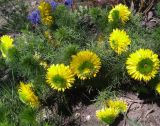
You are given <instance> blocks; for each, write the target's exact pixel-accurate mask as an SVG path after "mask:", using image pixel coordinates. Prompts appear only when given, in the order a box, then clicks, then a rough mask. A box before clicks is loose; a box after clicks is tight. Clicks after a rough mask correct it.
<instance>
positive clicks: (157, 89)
mask: <svg viewBox="0 0 160 126" xmlns="http://www.w3.org/2000/svg"><path fill="white" fill-rule="evenodd" d="M156 91H157V92H158V94H160V82H159V83H158V84H157V86H156Z"/></svg>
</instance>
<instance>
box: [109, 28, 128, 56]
mask: <svg viewBox="0 0 160 126" xmlns="http://www.w3.org/2000/svg"><path fill="white" fill-rule="evenodd" d="M109 43H110V46H111V48H112V49H113V50H114V51H115V52H116V53H118V54H121V53H122V52H125V51H127V50H128V45H130V43H131V40H130V38H129V36H128V35H127V33H126V32H125V31H124V30H119V29H114V30H113V32H112V33H111V34H110V36H109Z"/></svg>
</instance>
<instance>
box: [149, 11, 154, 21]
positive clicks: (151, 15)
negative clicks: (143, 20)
mask: <svg viewBox="0 0 160 126" xmlns="http://www.w3.org/2000/svg"><path fill="white" fill-rule="evenodd" d="M152 17H153V12H152V11H149V12H148V21H149V20H150V19H152Z"/></svg>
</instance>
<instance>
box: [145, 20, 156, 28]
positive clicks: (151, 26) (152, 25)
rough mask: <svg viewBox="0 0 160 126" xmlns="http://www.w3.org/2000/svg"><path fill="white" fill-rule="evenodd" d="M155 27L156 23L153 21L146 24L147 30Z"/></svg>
mask: <svg viewBox="0 0 160 126" xmlns="http://www.w3.org/2000/svg"><path fill="white" fill-rule="evenodd" d="M156 25H157V22H155V21H149V22H147V23H146V26H147V28H153V27H155V26H156Z"/></svg>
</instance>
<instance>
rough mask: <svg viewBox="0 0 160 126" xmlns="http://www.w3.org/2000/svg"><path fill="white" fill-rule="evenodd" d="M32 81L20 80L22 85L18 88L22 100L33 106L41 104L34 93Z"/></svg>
mask: <svg viewBox="0 0 160 126" xmlns="http://www.w3.org/2000/svg"><path fill="white" fill-rule="evenodd" d="M31 85H32V84H31V83H28V84H25V83H23V82H20V87H19V89H18V93H19V98H20V100H21V101H22V102H23V103H25V104H27V105H30V106H31V107H33V108H34V107H38V106H39V105H40V103H39V100H38V97H37V96H36V95H35V94H34V92H33V90H32V87H31Z"/></svg>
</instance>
